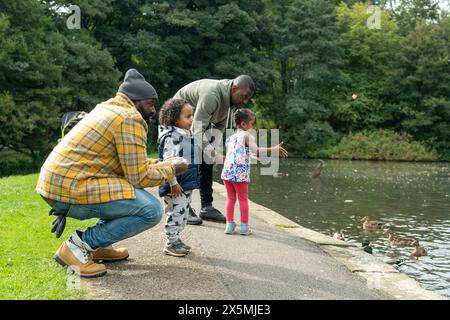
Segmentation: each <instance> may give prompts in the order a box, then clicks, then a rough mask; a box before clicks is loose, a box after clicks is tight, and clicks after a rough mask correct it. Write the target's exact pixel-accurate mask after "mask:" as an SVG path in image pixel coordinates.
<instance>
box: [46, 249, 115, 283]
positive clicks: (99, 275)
mask: <svg viewBox="0 0 450 320" xmlns="http://www.w3.org/2000/svg"><path fill="white" fill-rule="evenodd" d="M53 258H54V259H55V261H56V262H57V263H58V264H60V265H61V266H63V267H67V268H69V269H70V270H71V271H72V272H73V273H75V274H77V275H78V276H80V277H82V278H98V277H101V276H104V275H105V274H106V272H107V270H105V271H101V272H97V273H92V274H82V273H80V272H79V271H77V270H76V269H74V268H72V267H71V266H70V265H69V264H68V263H66V262H65V261H64V260H63V259H62V258H61V257H60V256H59V255H58V254H55V255H54V256H53Z"/></svg>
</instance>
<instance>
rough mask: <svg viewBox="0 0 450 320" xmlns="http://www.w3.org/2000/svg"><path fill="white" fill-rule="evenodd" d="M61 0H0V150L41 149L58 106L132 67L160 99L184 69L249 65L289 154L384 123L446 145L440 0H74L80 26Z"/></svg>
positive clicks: (263, 115) (186, 75)
mask: <svg viewBox="0 0 450 320" xmlns="http://www.w3.org/2000/svg"><path fill="white" fill-rule="evenodd" d="M71 3H72V2H71V1H68V0H57V1H31V0H29V1H6V0H0V103H1V105H2V108H0V124H1V127H2V130H1V132H0V151H1V149H2V148H5V147H7V148H8V149H13V150H16V151H18V152H22V153H25V154H27V155H29V156H31V157H32V158H33V159H36V160H37V161H41V160H42V158H45V156H46V154H47V153H48V151H49V150H50V149H51V147H52V146H53V145H54V143H55V141H56V139H57V135H58V130H57V128H58V118H59V117H60V116H61V114H62V113H63V112H65V111H68V110H87V111H89V110H91V109H92V108H93V107H94V106H95V105H96V104H97V103H99V102H101V101H103V100H105V99H107V98H109V97H110V96H112V95H113V94H114V92H115V90H116V89H117V85H118V83H119V80H120V75H121V74H123V73H124V72H125V71H126V70H127V69H128V68H131V67H134V68H137V69H138V70H139V71H140V72H141V73H142V74H143V75H144V76H145V77H146V78H147V79H148V80H149V81H150V82H151V83H152V84H153V85H154V86H155V88H156V89H157V90H158V93H159V95H160V98H161V101H164V100H165V99H167V98H169V97H171V96H172V95H173V94H174V93H175V92H176V91H177V90H178V89H179V88H180V87H181V86H183V85H185V84H187V83H188V82H191V81H193V80H197V79H200V78H215V79H220V78H233V77H235V76H236V75H238V74H243V73H246V74H249V75H251V76H252V77H253V78H254V79H255V81H256V84H257V93H256V95H255V97H254V98H253V99H252V103H251V104H252V107H253V108H254V109H255V111H256V113H257V114H258V117H259V119H258V125H259V126H260V127H265V128H279V129H280V132H281V137H282V139H283V140H284V141H285V145H286V146H287V148H288V149H289V150H290V151H291V153H292V154H297V155H302V156H314V155H316V154H318V153H320V152H321V151H322V150H334V149H333V147H335V146H337V145H339V143H340V142H341V140H342V139H347V140H343V142H342V143H341V145H342V144H344V145H345V144H347V142H346V141H348V139H350V140H353V138H354V137H355V134H357V133H358V132H366V133H367V132H378V130H379V129H384V130H389V132H391V131H392V132H395V133H397V134H399V135H400V136H408V137H410V138H408V139H412V140H411V143H413V141H417V142H418V143H419V144H421V145H423V146H426V147H427V148H428V149H429V150H436V151H437V152H438V154H439V158H440V159H449V158H450V39H449V37H450V17H449V16H448V15H447V14H446V13H445V12H444V11H443V10H440V9H439V7H438V0H390V1H387V0H381V1H377V2H376V4H378V5H379V6H380V7H381V8H382V9H381V11H380V20H379V28H376V27H375V28H374V27H373V26H372V27H369V26H370V25H369V23H368V22H369V20H370V21H373V20H371V19H373V18H374V17H375V16H376V14H375V13H374V11H370V10H369V8H368V5H369V4H370V2H364V1H362V2H361V1H354V0H347V1H339V0H335V1H329V0H277V1H275V0H255V1H244V0H233V1H226V0H214V1H213V0H174V1H149V0H124V1H118V0H80V1H77V5H78V6H79V7H80V8H81V29H79V30H77V29H75V30H69V29H68V28H67V27H66V20H67V18H68V16H69V14H67V13H63V12H62V11H61V10H60V9H61V8H64V7H67V6H68V5H69V4H71ZM57 8H59V10H58V9H57ZM160 105H161V103H160ZM154 124H156V123H154ZM151 132H152V134H154V133H155V130H154V126H153V129H152V131H151ZM393 135H395V134H394V133H393ZM372 138H373V139H378V138H380V137H379V136H378V135H373V136H372ZM153 140H154V137H152V138H151V139H150V141H153ZM408 141H410V140H408ZM330 156H333V154H330ZM373 157H376V156H375V155H372V156H371V158H373ZM413 159H414V160H420V159H421V158H420V157H415V156H412V157H411V160H413ZM424 159H428V157H425V158H424Z"/></svg>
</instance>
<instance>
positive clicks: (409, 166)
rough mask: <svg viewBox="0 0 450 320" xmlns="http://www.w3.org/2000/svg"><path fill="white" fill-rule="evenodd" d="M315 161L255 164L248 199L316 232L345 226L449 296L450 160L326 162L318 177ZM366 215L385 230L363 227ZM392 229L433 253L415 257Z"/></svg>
mask: <svg viewBox="0 0 450 320" xmlns="http://www.w3.org/2000/svg"><path fill="white" fill-rule="evenodd" d="M318 163H319V162H318V160H304V159H295V158H288V159H282V160H280V165H279V171H278V172H279V174H276V175H274V176H272V175H269V176H267V175H261V174H260V169H261V167H260V166H259V165H253V166H252V174H251V179H252V181H251V183H250V186H249V197H250V200H252V201H254V202H256V203H259V204H261V205H263V206H266V207H268V208H270V209H272V210H274V211H276V212H278V213H280V214H281V215H284V216H285V217H287V218H289V219H291V220H293V221H295V222H297V223H298V224H300V225H302V226H304V227H307V228H310V229H312V230H315V231H318V232H321V233H324V234H327V235H330V236H331V235H333V234H334V232H336V231H339V230H342V231H343V233H344V235H345V240H346V241H348V242H352V243H356V244H358V245H361V242H362V241H363V240H369V241H371V242H372V243H373V245H374V247H373V254H374V255H375V256H377V257H378V258H380V259H381V260H383V261H385V262H387V263H389V264H391V265H393V266H394V267H395V268H397V269H398V270H399V271H400V272H403V273H405V274H407V275H409V276H411V277H413V278H415V279H416V280H417V281H418V282H419V283H420V284H421V286H422V287H423V288H425V289H428V290H432V291H435V292H437V293H440V294H442V295H445V296H447V297H450V264H449V260H450V241H449V240H450V164H448V163H412V162H378V161H340V160H326V161H325V165H324V168H323V170H322V173H321V175H320V177H319V178H316V179H313V178H312V173H313V172H314V170H315V168H316V166H317V165H318ZM216 167H217V168H216V171H217V172H216V174H215V176H216V177H220V175H219V172H220V170H221V166H216ZM217 181H219V180H217ZM219 182H221V181H219ZM250 214H251V213H250ZM364 216H368V217H369V218H370V220H380V221H383V222H385V223H386V226H385V228H384V230H379V231H365V230H363V228H362V221H361V219H362V218H363V217H364ZM250 219H251V216H250ZM387 228H389V229H391V230H392V231H393V232H394V234H395V235H396V236H398V237H408V238H416V239H418V240H419V242H420V244H421V245H422V246H424V247H425V249H426V250H427V251H428V255H427V256H423V257H419V258H415V257H411V255H410V253H411V251H412V249H413V248H412V247H400V248H397V247H389V246H388V242H387V239H388V235H387V233H386V229H387Z"/></svg>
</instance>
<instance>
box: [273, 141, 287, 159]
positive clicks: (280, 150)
mask: <svg viewBox="0 0 450 320" xmlns="http://www.w3.org/2000/svg"><path fill="white" fill-rule="evenodd" d="M283 144H284V142H283V141H281V143H280V144H279V145H277V146H275V147H272V152H274V153H278V154H279V155H280V156H281V157H282V158H286V157H287V156H288V155H289V154H288V152H287V151H286V149H284V148H283Z"/></svg>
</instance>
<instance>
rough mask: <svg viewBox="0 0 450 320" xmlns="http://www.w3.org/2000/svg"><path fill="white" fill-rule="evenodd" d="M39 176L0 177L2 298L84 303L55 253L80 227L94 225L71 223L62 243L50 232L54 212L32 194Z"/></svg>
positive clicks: (0, 282) (71, 221)
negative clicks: (72, 300) (80, 301)
mask: <svg viewBox="0 0 450 320" xmlns="http://www.w3.org/2000/svg"><path fill="white" fill-rule="evenodd" d="M37 178H38V175H37V174H31V175H26V176H10V177H7V178H0V208H1V213H0V299H86V298H87V291H86V290H85V289H81V290H78V289H72V288H71V285H70V282H68V281H69V280H70V279H73V276H69V274H68V272H67V270H66V269H65V268H63V267H61V266H60V265H58V264H57V263H56V262H55V261H54V260H53V254H54V253H55V252H56V250H57V249H58V247H59V246H60V245H61V243H62V242H63V241H64V240H66V239H67V238H68V236H69V235H70V234H71V233H73V232H74V230H75V229H76V228H81V229H84V228H86V227H87V226H89V225H93V224H94V223H95V221H94V220H88V221H83V222H80V221H77V220H74V219H68V220H67V226H66V229H65V231H64V233H63V234H62V235H61V237H60V238H59V239H56V237H55V235H54V234H53V233H50V228H51V225H52V221H53V219H54V217H50V216H48V211H49V209H50V207H49V206H48V205H47V204H46V203H45V202H44V201H43V200H42V198H41V197H40V196H39V195H38V194H37V193H36V191H35V190H34V188H35V186H36V181H37Z"/></svg>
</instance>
